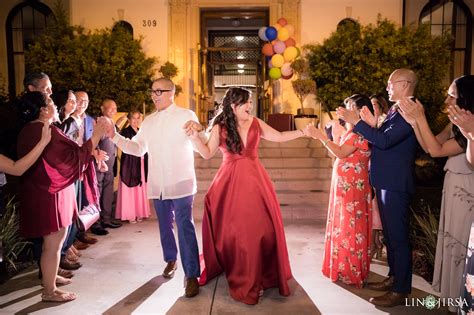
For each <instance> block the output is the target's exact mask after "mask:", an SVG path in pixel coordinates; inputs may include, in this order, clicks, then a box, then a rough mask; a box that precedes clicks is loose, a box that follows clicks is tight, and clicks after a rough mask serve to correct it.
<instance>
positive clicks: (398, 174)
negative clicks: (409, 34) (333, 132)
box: [337, 69, 418, 307]
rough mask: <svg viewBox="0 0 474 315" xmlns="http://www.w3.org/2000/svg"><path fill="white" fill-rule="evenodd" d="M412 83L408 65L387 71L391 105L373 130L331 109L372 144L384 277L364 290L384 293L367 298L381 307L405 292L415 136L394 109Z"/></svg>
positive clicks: (397, 302) (410, 91)
mask: <svg viewBox="0 0 474 315" xmlns="http://www.w3.org/2000/svg"><path fill="white" fill-rule="evenodd" d="M417 82H418V79H417V77H416V74H415V73H414V72H413V71H411V70H409V69H397V70H395V71H394V72H393V73H392V74H391V75H390V77H389V79H388V82H387V92H388V95H389V97H390V101H392V102H395V105H393V106H392V108H391V109H390V110H389V112H388V114H387V118H386V119H385V121H384V122H383V123H382V125H381V126H380V127H379V128H378V129H377V128H372V127H371V126H370V125H369V124H367V123H366V122H364V121H362V120H361V119H360V118H359V117H358V115H357V114H356V113H355V112H352V111H349V110H346V109H343V108H339V109H338V110H337V115H338V116H339V117H340V118H342V119H344V120H345V121H347V122H350V123H352V124H354V129H353V132H355V133H358V134H360V135H362V136H363V137H364V138H365V139H367V140H368V141H369V142H370V143H371V144H372V156H371V158H370V181H371V184H372V186H373V187H374V189H375V194H376V196H377V202H378V206H379V209H380V219H381V221H382V227H383V235H384V239H385V243H386V245H387V259H388V265H389V267H390V270H389V273H388V276H389V277H388V278H387V279H385V280H384V281H382V282H375V283H369V284H368V288H370V289H372V290H376V291H387V293H385V294H384V295H381V296H377V297H373V298H371V299H370V302H371V303H373V304H375V305H377V306H382V307H392V306H396V305H402V304H404V303H405V298H406V297H407V296H408V294H409V293H410V292H411V280H412V272H411V269H412V260H411V246H410V243H409V239H408V229H409V222H408V218H409V205H410V201H411V199H412V196H413V194H414V193H415V172H414V170H415V153H416V149H417V140H416V137H415V133H414V131H413V128H412V127H411V126H410V125H409V124H408V123H407V122H406V121H405V120H404V119H403V117H402V116H401V115H400V114H399V113H398V111H397V109H398V104H397V102H398V101H400V100H402V99H404V98H408V97H413V95H414V93H415V87H416V84H417Z"/></svg>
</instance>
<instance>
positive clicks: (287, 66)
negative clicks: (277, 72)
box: [281, 62, 293, 77]
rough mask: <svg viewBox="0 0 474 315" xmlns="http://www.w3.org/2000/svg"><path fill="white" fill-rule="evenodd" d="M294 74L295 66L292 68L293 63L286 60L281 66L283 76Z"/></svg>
mask: <svg viewBox="0 0 474 315" xmlns="http://www.w3.org/2000/svg"><path fill="white" fill-rule="evenodd" d="M292 74H293V68H291V63H289V62H286V63H284V64H283V66H281V75H282V76H284V77H285V76H289V75H292Z"/></svg>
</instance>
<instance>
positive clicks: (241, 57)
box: [237, 55, 245, 59]
mask: <svg viewBox="0 0 474 315" xmlns="http://www.w3.org/2000/svg"><path fill="white" fill-rule="evenodd" d="M237 59H245V57H244V56H242V55H238V56H237Z"/></svg>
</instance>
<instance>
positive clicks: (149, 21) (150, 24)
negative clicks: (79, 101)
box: [142, 20, 158, 27]
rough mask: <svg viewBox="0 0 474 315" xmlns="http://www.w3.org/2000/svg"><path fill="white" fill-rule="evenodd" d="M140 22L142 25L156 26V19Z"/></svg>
mask: <svg viewBox="0 0 474 315" xmlns="http://www.w3.org/2000/svg"><path fill="white" fill-rule="evenodd" d="M142 23H143V24H142V26H143V27H156V25H157V24H158V23H157V22H156V20H142Z"/></svg>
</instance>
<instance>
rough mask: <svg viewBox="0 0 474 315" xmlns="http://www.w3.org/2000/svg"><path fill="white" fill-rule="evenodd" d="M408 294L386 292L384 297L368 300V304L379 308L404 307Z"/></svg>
mask: <svg viewBox="0 0 474 315" xmlns="http://www.w3.org/2000/svg"><path fill="white" fill-rule="evenodd" d="M407 297H408V294H406V293H397V292H387V293H385V294H384V295H381V296H377V297H373V298H370V300H369V302H370V303H372V304H374V305H376V306H381V307H393V306H397V305H404V304H405V303H406V298H407Z"/></svg>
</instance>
